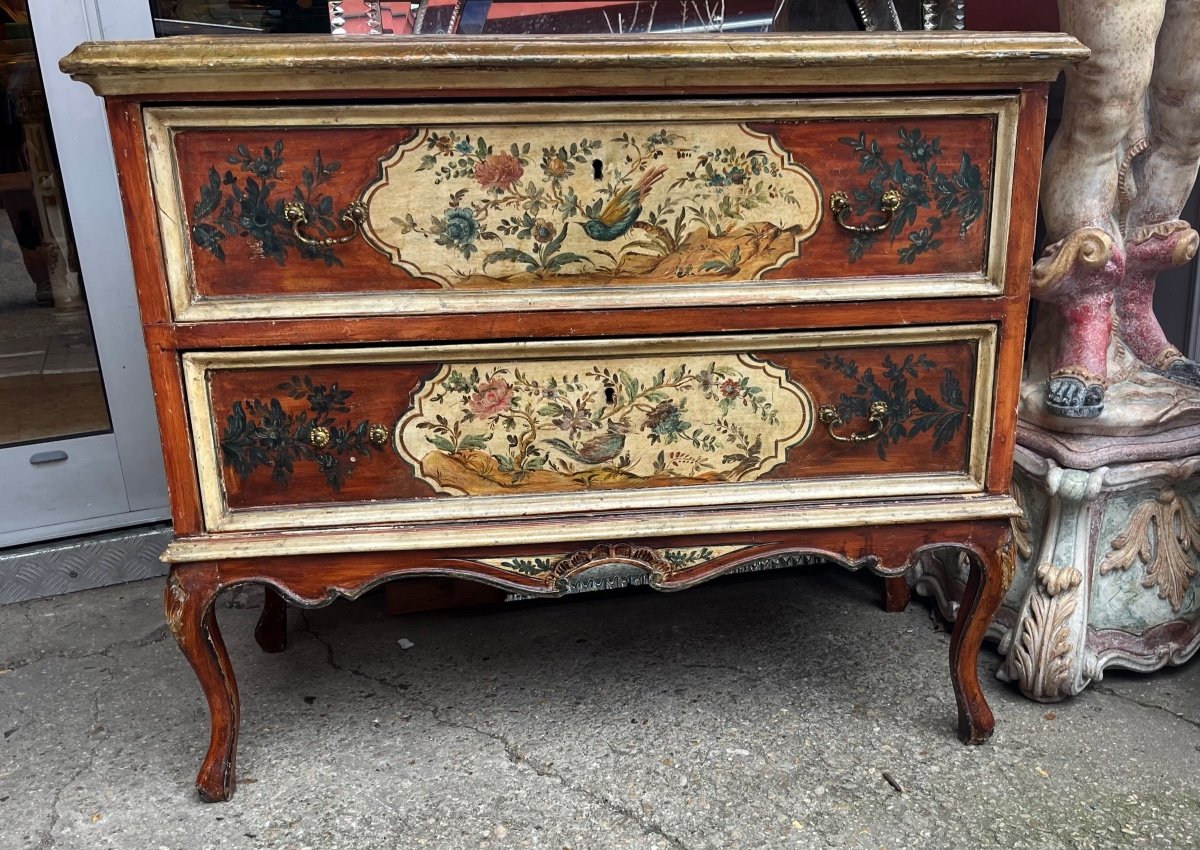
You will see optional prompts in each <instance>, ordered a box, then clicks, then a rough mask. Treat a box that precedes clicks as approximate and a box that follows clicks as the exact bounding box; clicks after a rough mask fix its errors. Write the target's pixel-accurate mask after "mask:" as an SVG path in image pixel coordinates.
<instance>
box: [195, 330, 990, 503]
mask: <svg viewBox="0 0 1200 850" xmlns="http://www.w3.org/2000/svg"><path fill="white" fill-rule="evenodd" d="M735 350H736V349H735ZM603 351H604V349H603V347H598V348H597V354H598V355H599V354H602V353H603ZM468 355H469V350H468V351H467V352H464V356H468ZM752 356H753V358H754V359H755V360H756V361H760V362H762V363H765V364H770V365H772V366H775V367H778V368H781V369H784V370H786V374H787V375H788V376H789V378H790V381H791V382H792V383H793V384H794V385H799V386H800V387H803V388H804V389H805V390H807V392H808V394H809V395H810V396H811V399H812V402H813V404H814V405H816V406H818V407H819V406H821V405H825V404H833V405H836V404H837V403H838V402H839V400H840V399H841V398H842V397H843V396H850V397H855V398H873V397H874V396H873V395H872V394H871V392H870V390H862V389H861V388H860V385H859V383H858V382H857V381H856V380H854V379H851V378H849V377H847V376H846V375H845V374H842V373H840V372H837V371H835V370H833V369H832V368H830V367H829V366H826V365H822V363H823V361H825V358H830V357H841V358H842V359H843V360H844V361H849V362H853V363H855V364H856V365H857V366H858V368H859V369H860V370H862V371H863V372H866V371H867V370H871V371H872V373H873V374H874V375H876V376H877V378H876V381H877V383H878V385H879V386H880V387H881V388H882V389H885V390H887V391H889V392H890V391H892V390H895V389H896V384H895V383H894V382H893V381H891V380H888V379H887V378H886V377H885V376H884V372H885V371H886V364H887V363H889V362H891V363H893V364H896V363H903V362H904V361H905V358H909V359H918V358H923V363H925V364H927V365H917V366H914V367H913V372H912V374H904V375H903V377H902V378H901V379H900V380H902V381H903V382H904V392H903V395H902V396H897V398H898V399H900V400H902V401H903V402H904V403H905V404H907V405H910V407H909V408H908V409H907V410H906V411H905V412H904V413H903V414H900V415H896V416H893V417H892V419H891V420H890V421H889V424H895V423H897V422H898V423H899V424H901V425H902V426H904V427H906V428H911V427H912V426H913V422H914V421H915V420H916V419H918V418H920V417H921V416H922V411H921V410H920V409H919V408H918V407H916V406H915V405H914V404H913V397H914V396H915V395H918V394H921V395H923V396H924V397H925V398H927V399H930V401H931V402H932V403H935V404H938V405H940V406H941V408H942V409H943V410H945V411H946V412H947V413H948V415H951V416H953V415H955V413H954V412H953V411H958V412H959V413H961V416H959V418H958V420H957V424H956V425H954V426H953V429H952V437H951V438H950V439H948V440H945V441H940V442H939V440H938V439H937V438H936V436H935V434H934V432H933V430H926V431H923V432H922V433H920V434H916V435H915V436H912V437H906V438H902V439H899V440H897V441H895V442H888V441H884V442H885V445H884V449H883V451H880V450H878V448H877V445H876V443H875V442H874V441H872V442H868V443H844V442H838V441H836V440H835V439H834V438H833V437H832V436H831V435H830V431H829V429H827V428H826V427H825V426H824V425H822V424H821V423H819V422H817V423H814V424H813V430H812V432H811V435H810V436H809V437H808V438H807V439H804V440H803V441H801V442H797V443H796V444H795V445H793V446H792V447H791V448H790V449H788V451H787V454H786V457H785V458H784V460H783V462H782V463H780V464H779V465H778V466H775V467H774V468H773V469H770V470H768V471H766V472H764V473H763V474H761V475H756V476H755V479H754V480H763V481H782V480H804V479H809V478H830V477H838V476H856V475H869V476H884V475H894V474H908V473H918V472H921V473H965V472H966V471H967V460H968V457H967V449H968V443H969V438H970V435H971V431H972V421H971V414H970V412H969V411H970V408H971V406H972V404H973V401H974V383H975V381H974V375H975V369H976V362H975V361H976V352H975V344H974V343H973V342H971V341H959V342H950V343H939V344H933V343H913V344H911V345H906V346H853V347H844V348H832V347H831V348H823V349H820V350H810V351H786V350H784V351H759V352H752ZM636 359H637V358H636V357H631V358H630V361H631V362H632V361H636ZM681 359H684V358H682V357H681ZM687 359H688V360H690V361H692V362H694V363H695V364H696V368H698V369H699V368H703V367H704V366H705V364H707V363H708V362H709V360H712V359H713V355H711V354H708V353H701V354H694V355H690V356H689V357H688V358H687ZM449 362H452V363H457V362H459V361H457V360H454V361H449ZM463 362H465V364H466V365H465V367H464V371H467V370H469V369H470V367H471V362H470V361H469V360H465V361H463ZM589 365H590V364H589V361H588V360H587V359H578V360H568V361H566V362H565V365H564V369H569V370H571V371H574V372H575V373H579V372H583V371H585V370H586V369H587V368H588V367H589ZM438 366H439V364H436V363H434V364H413V365H394V366H393V365H378V364H372V365H362V364H358V365H338V366H320V367H316V368H312V367H307V368H306V367H304V366H291V367H275V368H254V369H230V370H219V371H214V372H212V373H210V378H209V391H210V395H211V398H212V408H211V418H212V419H213V420H214V421H215V422H216V423H218V424H219V425H221V424H222V423H225V422H227V419H228V417H229V416H230V415H231V414H232V411H233V410H234V406H235V405H241V409H243V410H245V409H246V408H248V407H250V405H251V404H252V403H261V404H264V405H275V404H276V403H277V404H278V406H279V409H280V410H282V411H283V412H284V413H285V414H287V415H290V416H295V417H300V416H310V417H311V416H312V412H311V410H310V409H309V403H308V401H307V400H306V399H304V398H300V399H297V398H293V397H291V396H290V395H289V394H288V392H287V391H285V390H281V389H280V387H281V386H284V385H288V384H289V383H290V382H291V381H292V379H293V378H301V379H305V380H309V381H311V382H312V383H313V384H314V385H315V386H319V387H324V388H326V389H327V390H329V391H333V389H334V388H335V387H336V389H337V390H338V391H341V392H350V393H352V395H350V397H349V398H347V399H346V401H345V407H346V408H347V410H346V411H345V412H335V413H333V414H332V417H333V419H334V421H335V422H336V423H337V424H338V427H354V426H355V425H356V424H358V423H361V422H368V423H380V424H383V425H384V426H385V427H387V428H388V429H392V428H393V427H394V426H395V425H396V423H397V422H399V421H401V420H402V419H403V418H404V417H405V416H406V415H407V414H408V413H409V411H410V410H411V409H412V403H413V402H412V399H413V396H414V395H415V394H416V393H417V392H418V390H419V389H420V388H421V387H422V386H423V385H424V383H425V382H426V381H428V380H429V379H430V378H431V377H432V376H433V374H434V373H435V372H437V370H438ZM524 368H525V369H526V370H527V371H528V370H529V368H530V367H529V365H528V364H526V365H525V366H524ZM947 375H950V376H953V378H954V379H955V381H956V382H957V385H958V388H959V390H960V391H961V394H962V404H961V405H956V406H955V407H954V408H950V407H948V406H947V403H946V402H945V399H944V398H943V397H942V394H943V391H942V384H943V382H944V381H945V380H946V376H947ZM593 406H595V405H593ZM960 407H961V410H960ZM641 418H642V417H640V416H638V417H634V420H633V421H634V427H637V425H638V424H639V422H640V419H641ZM255 421H257V420H255ZM752 421H753V420H752ZM696 424H700V425H703V426H704V427H707V428H709V430H712V429H711V426H710V425H708V423H699V422H698V423H696ZM867 427H868V424H867V422H866V420H865V419H858V420H851V421H848V422H847V423H846V425H845V427H843V428H841V429H839V431H849V430H857V431H860V432H861V431H862V430H864V429H865V428H867ZM217 433H218V438H222V437H223V436H224V435H225V434H227V433H228V429H227V427H218V429H217ZM948 433H950V432H948ZM293 436H294V435H293ZM546 436H547V437H551V438H553V437H558V438H562V437H566V436H567V434H566V433H563V432H560V431H556V430H553V429H552V430H551V431H550V432H549V433H548V434H546ZM421 444H422V445H424V441H421ZM658 445H659V447H661V448H663V449H664V450H666V451H672V450H673V449H680V448H685V449H687V450H688V451H689V452H692V453H697V452H699V453H701V454H703V453H704V452H703V450H698V449H696V448H694V447H692V446H691V445H690V444H687V443H686V441H684V442H682V443H678V442H677V443H672V444H663V443H660V444H658ZM728 451H731V449H727V448H722V449H719V450H717V451H716V453H715V456H714V458H713V460H714V461H716V460H717V457H719V456H720V455H721V454H725V453H728ZM718 465H719V464H718ZM347 468H348V469H351V470H352V472H351V474H350V475H349V477H348V478H347V479H346V480H345V481H344V482H342V483H341V484H340V486H339V487H337V488H336V489H335V488H334V487H332V486H331V485H330V483H329V482H328V481H327V480H326V478H325V476H324V474H323V473H322V471H321V469H320V467H319V466H318V464H317V463H316V462H315V460H303V459H299V460H296V461H295V462H294V464H293V466H292V469H291V471H290V473H289V474H288V475H287V476H286V478H281V477H280V476H277V475H275V474H273V470H272V468H271V467H270V466H268V465H263V466H260V467H258V468H257V469H255V470H254V471H253V472H251V473H250V474H249V475H243V474H239V471H238V470H237V469H236V468H235V467H234V465H232V464H231V463H230V462H229V461H228V460H226V462H225V463H224V464H223V466H222V470H221V472H222V476H223V482H224V491H225V495H226V504H227V505H228V506H229V507H230V508H231V509H234V510H237V509H245V508H258V507H267V506H282V505H304V504H323V503H329V504H333V503H353V502H358V501H367V500H403V499H429V498H453V496H451V495H450V494H447V493H445V492H438V490H436V489H435V488H434V487H433V486H431V484H430V483H428V482H427V481H426V480H422V478H421V476H420V475H419V474H418V473H419V470H416V469H414V466H413V464H412V461H411V460H409V459H406V458H404V457H401V456H400V455H399V454H398V453H397V451H396V449H395V447H394V446H392V445H391V444H390V442H389V444H388V445H385V446H383V447H382V448H378V449H374V450H372V451H371V452H370V454H369V455H368V454H363V455H362V456H359V457H357V460H356V462H355V463H354V464H353V466H352V467H350V466H348V465H347ZM730 480H731V481H733V480H741V479H740V478H739V479H730ZM680 483H691V484H697V483H700V481H699V480H688V481H681V482H680ZM712 483H713V484H714V485H718V486H719V479H712ZM532 489H534V488H525V489H524V490H522V492H527V491H530V490H532ZM514 492H515V491H514Z"/></svg>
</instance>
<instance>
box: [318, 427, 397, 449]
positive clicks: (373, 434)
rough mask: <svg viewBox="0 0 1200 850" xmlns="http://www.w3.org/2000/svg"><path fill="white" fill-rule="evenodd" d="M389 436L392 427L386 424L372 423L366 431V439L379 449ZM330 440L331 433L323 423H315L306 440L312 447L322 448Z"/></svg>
mask: <svg viewBox="0 0 1200 850" xmlns="http://www.w3.org/2000/svg"><path fill="white" fill-rule="evenodd" d="M391 436H392V429H391V428H389V427H388V426H386V425H372V426H371V430H369V431H367V439H368V440H370V441H371V445H373V446H375V447H376V448H380V449H381V448H383V447H384V446H386V445H387V441H388V438H389V437H391ZM332 440H333V434H332V433H331V432H330V430H329V429H328V428H326V427H325V426H323V425H317V426H315V427H313V428H312V430H310V431H309V432H308V441H309V442H310V443H312V445H313V448H317V449H323V448H325V447H327V446H328V445H329V443H330V442H331V441H332Z"/></svg>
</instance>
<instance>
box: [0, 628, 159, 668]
mask: <svg viewBox="0 0 1200 850" xmlns="http://www.w3.org/2000/svg"><path fill="white" fill-rule="evenodd" d="M168 634H169V633H168V631H167V626H166V624H165V623H164V624H163V625H161V626H158V627H156V628H155V629H154V630H153V631H150V632H148V633H146V634H144V635H142V636H141V637H137V638H128V639H126V640H119V641H116V642H115V643H111V644H109V645H108V646H106V647H104V648H103V649H97V650H94V651H92V652H39V653H37V654H35V655H33V656H31V657H29V658H20V659H16V660H13V661H5V662H0V664H3V667H0V669H3V670H4V671H5V672H12V671H13V670H20V669H22V668H25V667H29V666H30V665H32V664H38V663H40V662H42V661H86V660H87V659H89V658H108V659H112V657H113V656H112V653H113V652H114V651H118V650H122V649H143V648H145V647H147V646H153V645H154V644H156V643H162V642H163V641H165V640H166V639H167V636H168Z"/></svg>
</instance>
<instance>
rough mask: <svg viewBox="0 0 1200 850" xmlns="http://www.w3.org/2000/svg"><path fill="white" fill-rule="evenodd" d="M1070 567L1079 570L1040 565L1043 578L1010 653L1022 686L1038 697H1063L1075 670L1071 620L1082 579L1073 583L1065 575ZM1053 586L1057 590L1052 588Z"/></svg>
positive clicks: (1012, 669) (1012, 670)
mask: <svg viewBox="0 0 1200 850" xmlns="http://www.w3.org/2000/svg"><path fill="white" fill-rule="evenodd" d="M1043 571H1045V573H1046V575H1043ZM1060 571H1061V572H1060ZM1067 571H1070V572H1074V573H1076V574H1078V572H1079V571H1078V570H1075V569H1074V568H1072V567H1065V568H1064V567H1055V566H1053V565H1052V564H1043V565H1042V566H1041V567H1039V568H1038V578H1039V579H1040V580H1041V582H1040V583H1039V584H1037V585H1035V590H1034V592H1033V593H1031V594H1029V597H1028V601H1027V603H1026V604H1027V608H1026V611H1025V616H1023V617H1022V618H1021V621H1020V622H1021V626H1020V628H1021V632H1020V635H1019V636H1018V637H1017V640H1016V641H1015V642H1014V644H1013V648H1012V650H1011V651H1010V652H1009V654H1008V659H1007V664H1008V668H1009V673H1010V674H1011V675H1012V677H1013V678H1015V679H1016V680H1017V681H1018V682H1020V685H1021V690H1022V691H1023V692H1024V693H1025V694H1026V695H1027V696H1029V697H1031V698H1033V699H1036V700H1043V701H1050V700H1057V699H1062V697H1063V696H1065V694H1064V693H1063V685H1064V684H1065V683H1066V681H1067V678H1068V677H1069V676H1070V674H1071V662H1070V658H1069V657H1068V656H1069V655H1070V653H1071V650H1072V646H1071V641H1070V637H1071V629H1070V625H1069V623H1068V621H1069V620H1070V619H1071V615H1072V614H1074V613H1075V605H1076V598H1075V597H1076V593H1075V592H1074V591H1075V588H1077V587H1078V586H1079V582H1074V583H1071V580H1070V579H1071V576H1069V575H1063V573H1064V572H1067ZM1047 576H1048V577H1049V580H1047ZM1080 578H1081V579H1082V576H1080ZM1052 587H1053V590H1054V592H1050V591H1051V588H1052ZM1065 591H1070V592H1065Z"/></svg>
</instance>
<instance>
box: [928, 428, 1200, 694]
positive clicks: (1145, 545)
mask: <svg viewBox="0 0 1200 850" xmlns="http://www.w3.org/2000/svg"><path fill="white" fill-rule="evenodd" d="M1032 427H1035V426H1031V425H1030V424H1029V423H1022V429H1023V433H1028V432H1029V430H1030V428H1032ZM1192 442H1194V443H1196V444H1195V445H1189V446H1187V447H1186V448H1187V451H1186V452H1185V453H1183V454H1182V456H1180V457H1176V458H1172V459H1167V460H1151V461H1143V462H1134V463H1111V464H1110V465H1105V466H1097V467H1095V468H1092V469H1073V468H1070V467H1067V466H1063V465H1060V463H1059V462H1058V460H1056V459H1055V458H1054V457H1051V456H1048V455H1047V454H1043V453H1041V452H1039V451H1035V450H1033V449H1031V448H1028V447H1027V446H1025V445H1019V446H1018V447H1017V452H1016V470H1015V472H1016V476H1015V488H1016V494H1017V497H1018V501H1020V502H1021V504H1022V507H1023V509H1024V510H1025V512H1026V513H1025V517H1024V518H1022V519H1019V520H1017V521H1016V522H1015V523H1014V540H1015V542H1016V544H1017V571H1016V576H1015V578H1014V581H1013V583H1012V586H1011V588H1010V589H1009V592H1008V594H1007V596H1006V597H1005V599H1004V602H1003V603H1002V606H1001V608H1000V610H999V612H998V613H997V616H996V618H995V619H994V620H993V622H992V626H991V628H990V630H989V632H988V634H989V636H990V637H993V638H995V639H997V640H998V641H999V650H1000V652H1001V654H1002V655H1003V656H1004V663H1003V664H1002V665H1001V667H1000V670H999V671H998V672H997V676H998V677H999V678H1001V679H1003V680H1006V681H1011V682H1015V683H1016V684H1017V685H1018V687H1019V688H1020V689H1021V692H1022V693H1024V694H1025V695H1026V696H1028V697H1029V698H1030V699H1034V700H1038V701H1040V702H1055V701H1058V700H1061V699H1063V698H1065V697H1068V696H1072V695H1075V694H1078V693H1079V692H1080V691H1082V690H1083V689H1084V688H1086V687H1087V686H1088V685H1089V684H1090V683H1091V682H1093V681H1095V680H1097V679H1101V678H1102V677H1103V675H1104V670H1105V668H1107V667H1121V668H1126V669H1132V670H1140V671H1147V672H1148V671H1152V670H1157V669H1159V668H1161V667H1164V666H1166V665H1168V664H1182V663H1184V662H1185V661H1187V660H1188V659H1189V658H1191V657H1192V656H1193V655H1194V654H1195V653H1196V651H1197V649H1200V579H1198V578H1197V575H1198V572H1200V479H1197V478H1195V477H1194V476H1195V473H1196V471H1197V469H1198V468H1200V439H1195V440H1193V441H1192ZM1042 444H1045V441H1043V443H1042ZM1101 448H1103V449H1104V451H1103V452H1102V453H1104V454H1107V455H1109V456H1112V455H1113V454H1114V452H1113V450H1112V449H1113V447H1101ZM964 576H965V571H964V565H963V563H962V562H961V556H960V555H959V554H958V553H952V554H938V555H934V556H926V557H925V558H923V559H922V560H921V561H920V562H919V563H918V564H917V566H916V568H915V570H914V576H913V583H914V589H915V590H916V591H917V592H918V593H920V594H923V595H925V596H930V597H932V598H933V599H934V601H935V603H936V604H937V606H938V608H939V609H940V611H941V613H942V614H943V616H945V617H946V618H947V619H954V617H955V616H956V615H957V610H958V604H957V600H958V599H959V598H960V595H961V592H962V588H963V582H964Z"/></svg>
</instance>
